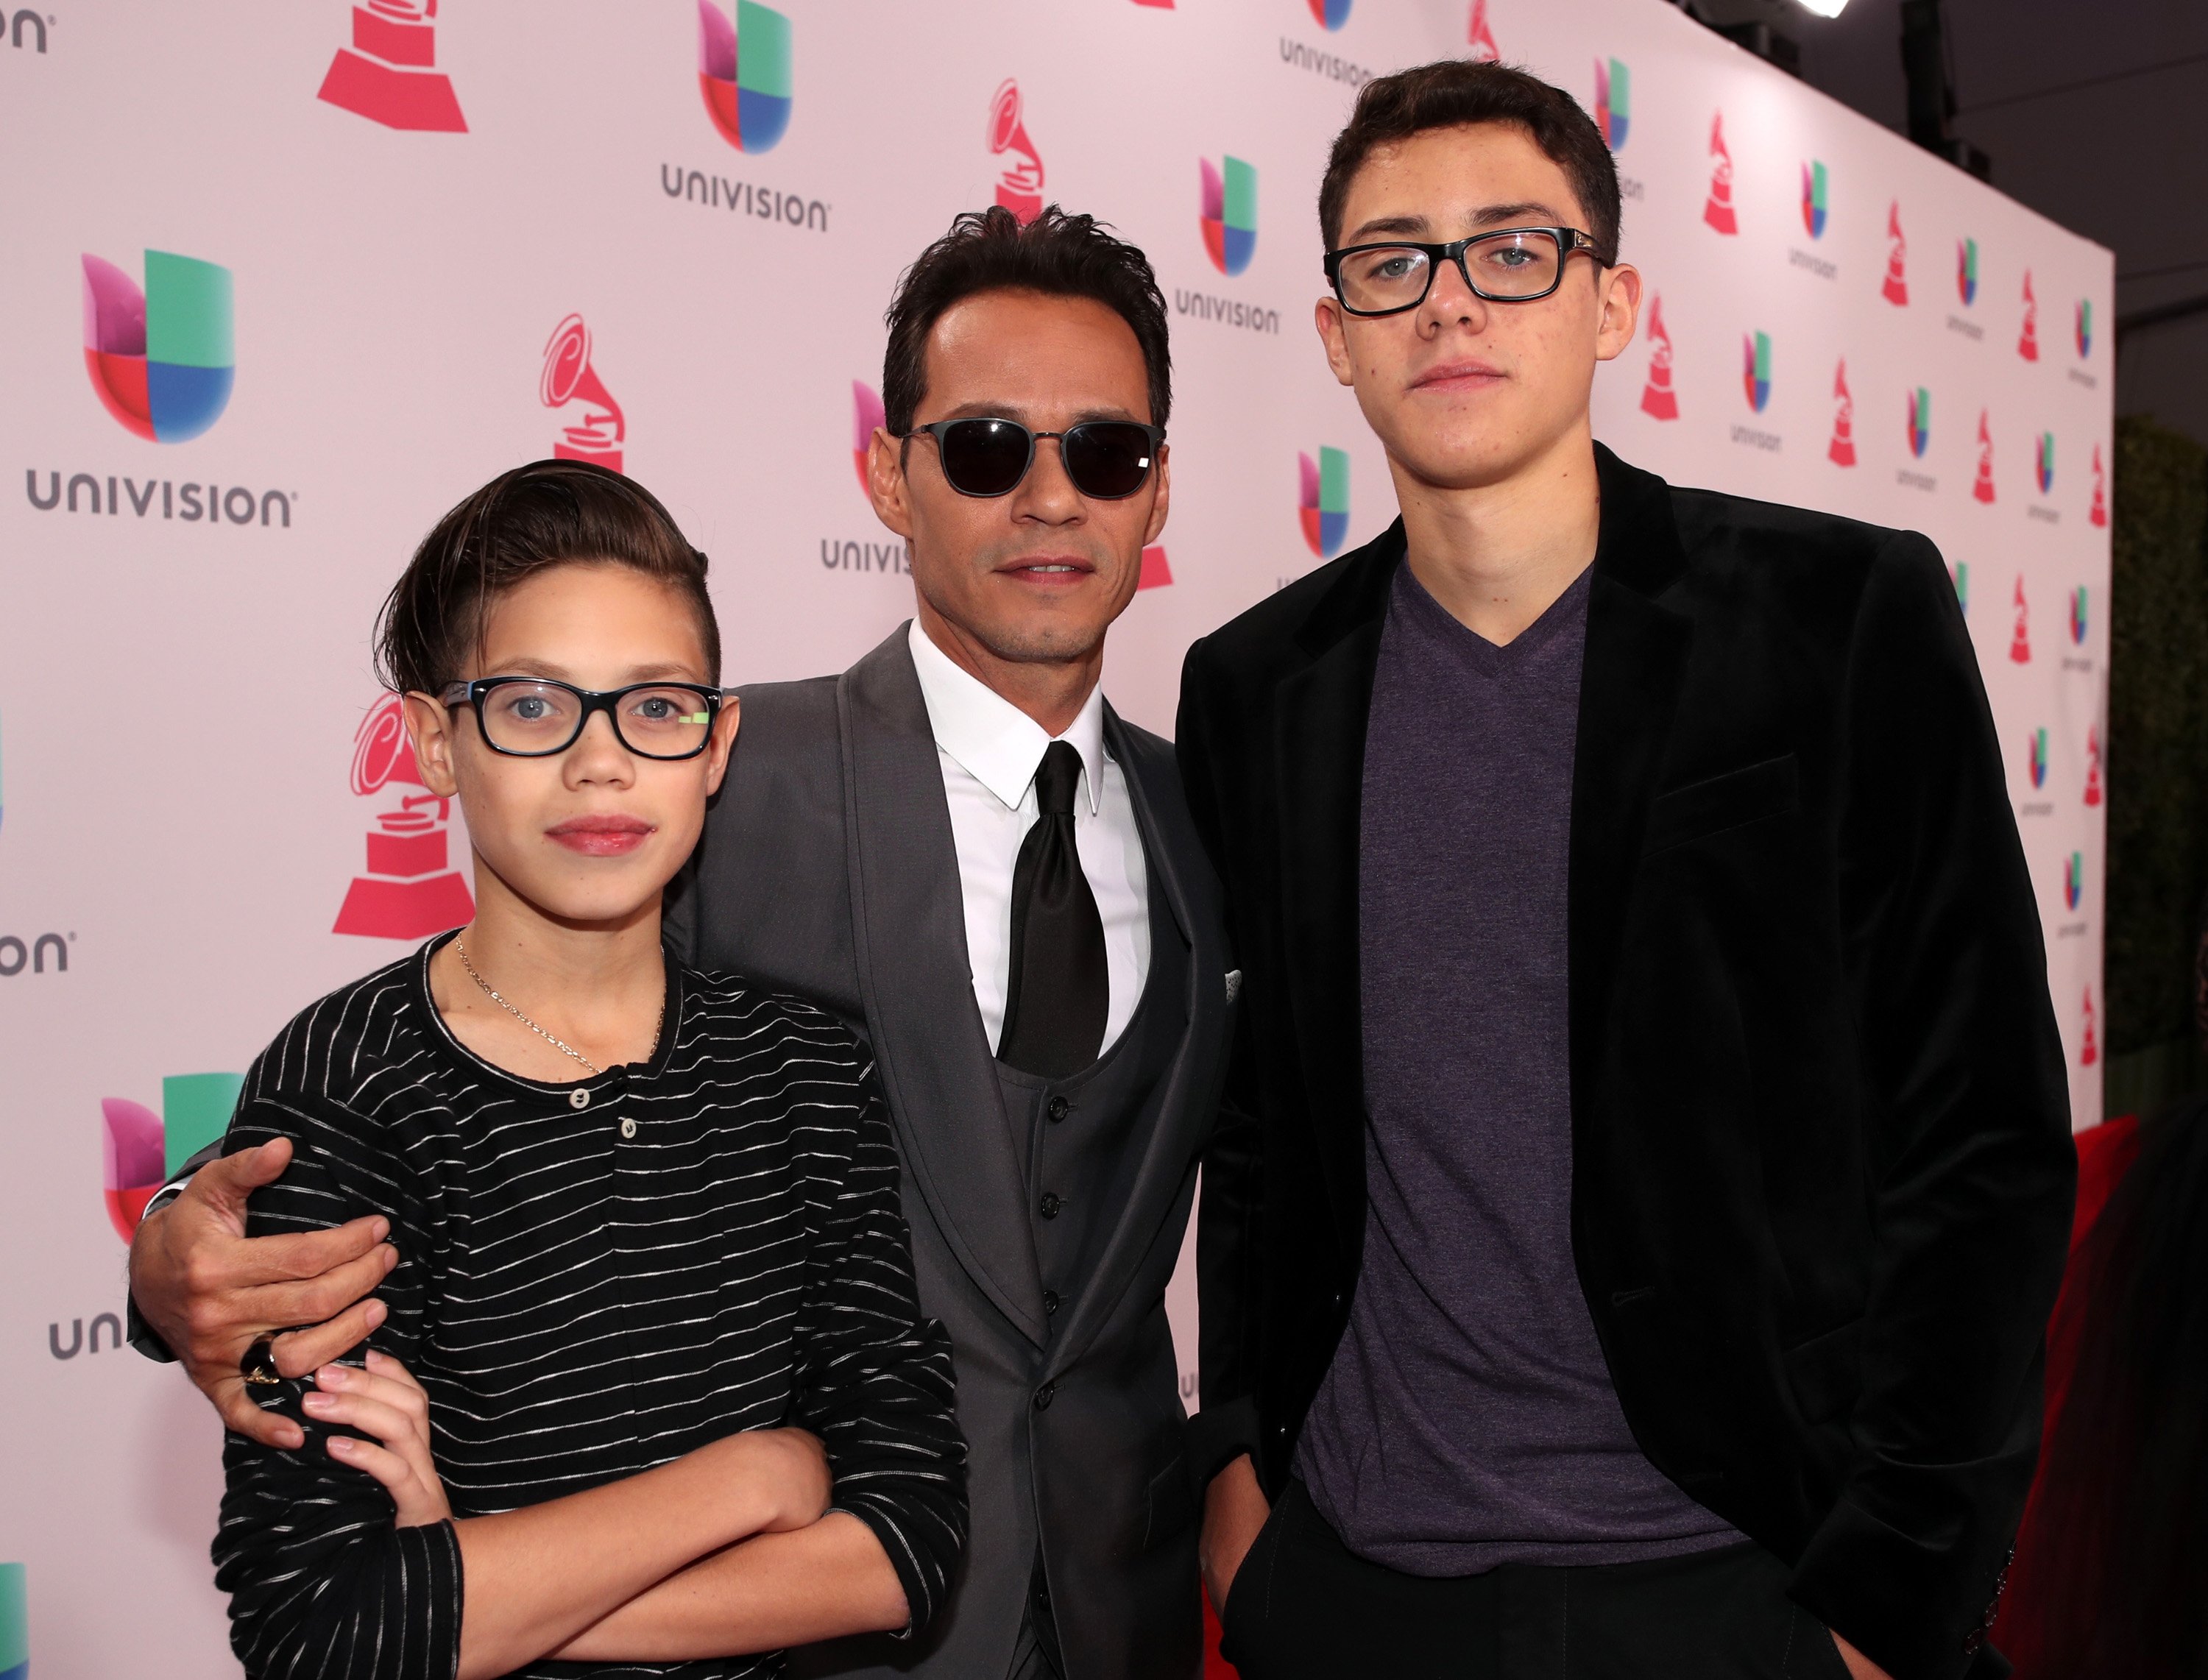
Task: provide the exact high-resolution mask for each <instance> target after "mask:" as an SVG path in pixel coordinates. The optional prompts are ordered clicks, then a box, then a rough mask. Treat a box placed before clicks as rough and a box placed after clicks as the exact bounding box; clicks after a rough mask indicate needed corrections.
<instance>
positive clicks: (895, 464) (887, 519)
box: [867, 426, 912, 538]
mask: <svg viewBox="0 0 2208 1680" xmlns="http://www.w3.org/2000/svg"><path fill="white" fill-rule="evenodd" d="M906 443H907V440H905V439H903V438H895V437H891V435H889V433H888V432H887V431H886V430H885V429H883V428H882V427H879V426H877V427H875V428H874V435H873V436H872V437H870V438H868V439H867V500H868V501H871V502H873V504H874V517H875V518H876V519H879V520H880V521H881V522H882V523H883V524H884V525H887V526H888V527H889V528H890V529H891V531H895V532H897V535H898V536H900V537H907V538H909V537H911V535H912V499H911V497H912V488H911V486H910V485H909V483H906V480H905V474H904V463H905V452H906Z"/></svg>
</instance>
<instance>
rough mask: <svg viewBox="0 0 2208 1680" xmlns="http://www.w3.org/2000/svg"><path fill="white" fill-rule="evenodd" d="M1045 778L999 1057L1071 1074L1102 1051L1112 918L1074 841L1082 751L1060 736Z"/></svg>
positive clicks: (1021, 878)
mask: <svg viewBox="0 0 2208 1680" xmlns="http://www.w3.org/2000/svg"><path fill="white" fill-rule="evenodd" d="M1080 785H1081V754H1080V753H1077V752H1076V751H1075V750H1074V749H1073V747H1071V746H1070V745H1069V744H1068V743H1066V742H1065V741H1053V742H1051V744H1050V745H1049V747H1047V748H1046V749H1045V750H1044V753H1043V755H1042V765H1041V768H1040V769H1039V770H1037V771H1035V808H1036V810H1037V812H1038V813H1040V814H1038V816H1037V817H1036V819H1035V826H1034V827H1033V828H1030V829H1029V831H1027V837H1026V838H1024V839H1023V840H1022V841H1021V842H1020V858H1019V861H1018V862H1017V864H1015V865H1014V866H1013V867H1012V972H1011V983H1010V984H1009V985H1008V986H1007V987H1005V1031H1004V1036H1003V1038H1002V1039H1001V1040H1000V1041H999V1044H998V1047H997V1059H998V1060H999V1061H1000V1062H1002V1063H1004V1064H1005V1065H1006V1066H1007V1067H1015V1068H1017V1069H1018V1070H1019V1071H1021V1072H1023V1073H1032V1074H1035V1076H1037V1077H1040V1078H1044V1079H1061V1078H1064V1077H1065V1076H1066V1075H1067V1074H1069V1073H1078V1072H1079V1071H1081V1070H1082V1069H1083V1068H1084V1067H1087V1066H1088V1065H1089V1063H1091V1062H1093V1061H1095V1059H1096V1052H1097V1050H1098V1048H1099V1047H1101V1045H1102V1044H1103V1042H1104V1013H1105V1010H1106V1009H1107V1006H1108V1005H1109V1004H1110V1002H1111V997H1112V986H1111V981H1110V978H1109V976H1108V975H1107V971H1106V969H1105V966H1104V918H1103V917H1101V915H1097V913H1096V895H1095V893H1093V892H1091V891H1089V877H1088V876H1086V875H1085V874H1083V873H1082V871H1081V855H1080V854H1079V853H1078V852H1077V851H1076V850H1075V849H1074V845H1073V795H1074V790H1075V789H1077V788H1078V787H1079V786H1080Z"/></svg>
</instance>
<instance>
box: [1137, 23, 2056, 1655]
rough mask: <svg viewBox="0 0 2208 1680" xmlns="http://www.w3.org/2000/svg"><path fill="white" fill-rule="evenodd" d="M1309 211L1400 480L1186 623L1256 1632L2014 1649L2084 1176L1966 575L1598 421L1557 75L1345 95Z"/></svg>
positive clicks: (1214, 1486) (1223, 1294)
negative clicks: (1648, 447)
mask: <svg viewBox="0 0 2208 1680" xmlns="http://www.w3.org/2000/svg"><path fill="white" fill-rule="evenodd" d="M1319 220H1320V226H1321V231H1322V234H1323V237H1324V240H1325V243H1326V246H1327V248H1328V249H1327V254H1326V257H1325V270H1326V274H1327V278H1328V280H1329V285H1330V291H1329V293H1328V295H1326V296H1323V297H1321V298H1320V300H1319V302H1318V304H1317V327H1318V332H1319V337H1320V339H1321V342H1322V343H1323V345H1324V347H1325V351H1326V354H1327V358H1328V361H1329V364H1330V365H1331V366H1332V368H1333V369H1334V372H1335V376H1336V377H1337V378H1338V379H1339V380H1340V381H1341V382H1342V383H1343V384H1344V385H1347V386H1349V387H1352V388H1353V390H1354V391H1355V392H1356V393H1357V399H1358V402H1359V405H1360V406H1361V407H1362V409H1363V411H1364V413H1365V418H1366V420H1367V422H1368V423H1370V424H1371V427H1372V429H1373V430H1374V431H1375V432H1376V433H1377V434H1378V435H1379V437H1380V440H1381V442H1382V444H1383V447H1385V449H1386V451H1387V455H1388V462H1389V471H1390V473H1391V475H1392V477H1393V478H1394V481H1395V491H1396V495H1397V499H1398V501H1399V504H1400V506H1401V514H1402V516H1401V519H1399V520H1398V521H1397V522H1396V523H1395V525H1393V526H1391V527H1390V528H1389V531H1386V532H1385V533H1384V534H1383V535H1382V536H1381V537H1379V538H1378V539H1377V541H1375V542H1373V543H1371V544H1369V545H1368V546H1366V547H1365V548H1364V549H1359V551H1357V552H1356V553H1354V554H1351V555H1345V556H1343V557H1342V558H1341V560H1339V561H1335V562H1334V563H1333V564H1332V565H1329V566H1327V567H1323V568H1321V569H1320V570H1319V571H1317V573H1313V574H1312V575H1311V576H1310V577H1307V578H1305V579H1302V580H1300V581H1299V582H1298V583H1296V584H1294V585H1291V586H1290V587H1288V588H1287V589H1286V590H1283V591H1281V593H1279V594H1278V595H1276V596H1275V597H1273V598H1272V599H1270V600H1269V601H1267V602H1265V603H1263V604H1261V605H1259V606H1257V607H1256V608H1253V609H1251V611H1249V612H1247V613H1245V615H1243V616H1241V617H1240V618H1239V619H1237V620H1235V621H1233V623H1231V624H1229V625H1227V627H1225V628H1224V629H1221V630H1220V631H1218V632H1217V633H1215V634H1213V635H1211V636H1209V637H1207V638H1206V639H1203V640H1202V641H1200V642H1198V643H1197V645H1196V646H1195V647H1194V648H1193V649H1192V650H1191V651H1190V654H1189V657H1188V661H1187V666H1186V669H1185V677H1184V683H1183V690H1182V703H1181V712H1180V725H1179V740H1178V742H1177V746H1178V749H1179V756H1180V764H1181V768H1182V771H1183V772H1184V775H1185V777H1186V780H1187V785H1188V789H1189V802H1190V805H1191V808H1192V810H1193V811H1194V812H1195V813H1196V818H1197V824H1198V826H1199V827H1200V828H1202V829H1203V831H1204V834H1205V837H1206V839H1207V841H1208V843H1209V846H1210V849H1211V852H1212V856H1213V858H1214V860H1215V862H1216V864H1217V865H1218V867H1219V870H1220V873H1221V875H1222V877H1224V879H1225V880H1226V884H1227V905H1228V910H1227V915H1228V925H1229V928H1230V931H1231V933H1232V934H1233V939H1234V942H1235V947H1236V952H1237V956H1238V959H1239V962H1240V963H1242V965H1243V967H1244V969H1245V973H1247V975H1249V981H1248V984H1247V987H1246V991H1245V1005H1244V1006H1245V1010H1246V1011H1247V1012H1246V1014H1245V1017H1244V1023H1243V1024H1244V1029H1245V1030H1244V1031H1243V1033H1242V1035H1241V1036H1240V1038H1239V1041H1238V1043H1237V1047H1236V1049H1237V1054H1236V1059H1235V1062H1234V1065H1233V1071H1232V1072H1231V1073H1230V1076H1229V1082H1228V1095H1227V1105H1226V1118H1224V1119H1222V1122H1221V1134H1220V1137H1219V1138H1218V1139H1217V1141H1216V1142H1215V1145H1214V1147H1213V1149H1212V1150H1211V1152H1210V1154H1209V1155H1208V1156H1207V1159H1206V1164H1205V1168H1204V1180H1203V1213H1202V1231H1203V1246H1202V1249H1201V1253H1200V1264H1201V1283H1202V1292H1203V1412H1202V1413H1200V1414H1199V1415H1198V1416H1197V1419H1195V1421H1194V1423H1193V1425H1191V1433H1192V1436H1193V1437H1195V1438H1196V1439H1197V1442H1198V1449H1197V1455H1196V1456H1197V1464H1196V1470H1197V1474H1198V1475H1199V1476H1200V1477H1203V1478H1206V1479H1209V1500H1208V1509H1207V1515H1206V1522H1205V1529H1204V1539H1203V1551H1204V1556H1205V1567H1206V1570H1207V1574H1208V1577H1209V1583H1210V1586H1211V1589H1212V1593H1213V1598H1214V1601H1215V1603H1220V1604H1221V1605H1223V1613H1224V1616H1225V1622H1226V1634H1227V1653H1228V1654H1229V1655H1230V1656H1231V1657H1232V1658H1233V1660H1234V1661H1235V1662H1236V1663H1237V1664H1238V1665H1239V1667H1240V1670H1241V1672H1242V1674H1243V1676H1244V1677H1245V1680H1277V1677H1284V1676H1304V1675H1310V1676H1319V1675H1327V1676H1332V1675H1338V1674H1343V1673H1371V1674H1390V1675H1400V1676H1405V1677H1410V1676H1426V1675H1440V1674H1449V1675H1458V1676H1473V1677H1489V1676H1500V1677H1509V1680H1518V1677H1528V1680H1530V1677H1534V1676H1540V1677H1544V1680H1546V1677H1559V1680H1563V1677H1570V1680H1579V1677H1596V1676H1641V1675H1651V1676H1653V1675H1665V1676H1670V1675H1694V1676H1697V1677H1702V1676H1719V1675H1723V1676H1743V1677H1746V1676H1772V1677H1779V1676H1789V1675H1808V1676H1815V1677H1830V1680H1842V1677H1844V1676H1849V1675H1852V1676H1854V1677H1856V1680H1866V1677H1873V1676H1877V1675H1880V1674H1882V1673H1887V1674H1892V1675H1893V1676H1896V1677H1899V1680H1953V1677H1959V1676H1962V1675H1964V1674H1965V1672H1966V1671H1967V1672H1970V1673H1971V1674H1973V1675H1977V1676H1985V1677H1989V1676H1992V1675H1994V1674H1996V1673H2000V1672H2003V1671H2005V1669H2004V1668H2003V1667H2002V1666H2001V1665H1999V1664H1998V1659H1996V1658H1995V1657H1994V1656H1993V1655H1992V1654H1991V1653H1989V1652H1987V1651H1986V1650H1984V1649H1983V1646H1982V1629H1983V1626H1984V1624H1985V1623H1986V1622H1987V1621H1988V1620H1989V1608H1988V1607H1989V1603H1990V1601H1991V1600H1992V1599H1994V1598H1995V1593H1997V1591H1998V1587H1999V1581H2000V1579H2001V1569H2002V1564H2003V1561H2004V1559H2005V1558H2006V1557H2007V1553H2008V1549H2009V1545H2010V1542H2011V1539H2012V1537H2013V1534H2014V1533H2015V1530H2016V1526H2017V1521H2018V1518H2019V1515H2020V1513H2021V1511H2022V1509H2023V1503H2024V1497H2025V1490H2026V1487H2027V1485H2028V1484H2029V1483H2030V1480H2031V1469H2032V1461H2033V1454H2034V1449H2035V1446H2036V1443H2037V1432H2038V1426H2039V1365H2040V1349H2041V1339H2042V1329H2043V1325H2044V1323H2045V1321H2046V1317H2047V1313H2048V1310H2049V1305H2050V1304H2051V1302H2052V1300H2053V1298H2054V1292H2055V1285H2056V1281H2057V1280H2058V1279H2059V1277H2060V1275H2061V1269H2062V1263H2063V1254H2064V1246H2065V1242H2066V1239H2067V1233H2068V1228H2069V1227H2068V1221H2069V1207H2070V1191H2071V1179H2072V1173H2073V1158H2072V1153H2071V1149H2070V1143H2069V1137H2068V1130H2069V1129H2068V1114H2067V1084H2066V1076H2065V1071H2064V1066H2063V1058H2062V1049H2061V1041H2060V1039H2059V1037H2058V1036H2057V1034H2056V1030H2055V1021H2054V1017H2053V1012H2052V1011H2051V1009H2050V1007H2049V1001H2048V995H2047V987H2046V977H2045V976H2046V969H2045V964H2044V957H2043V951H2042V948H2041V942H2040V930H2039V919H2038V916H2037V912H2036V909H2035V907H2034V903H2033V896H2032V891H2031V881H2030V879H2029V878H2028V876H2027V874H2026V873H2025V864H2024V860H2023V856H2022V854H2021V850H2020V848H2019V844H2018V840H2017V833H2016V826H2015V823H2014V820H2013V817H2012V814H2011V813H2010V808H2009V804H2008V798H2007V790H2006V788H2005V785H2004V783H2003V778H2002V773H2001V757H2000V753H1999V751H1998V748H1997V747H1996V745H1995V739H1994V733H1993V726H1992V721H1991V718H1990V716H1989V711H1988V707H1987V704H1986V699H1985V695H1984V692H1983V687H1982V686H1981V684H1980V681H1979V678H1978V674H1977V667H1976V664H1975V663H1974V661H1973V657H1972V654H1971V644H1970V640H1969V638H1968V636H1967V634H1966V633H1965V629H1964V626H1963V620H1962V615H1961V613H1960V612H1959V609H1958V608H1957V605H1956V602H1955V597H1954V592H1953V590H1952V588H1951V587H1950V586H1949V585H1948V582H1947V573H1946V570H1945V568H1944V567H1943V566H1942V565H1941V561H1940V556H1939V555H1938V554H1937V553H1936V552H1935V549H1933V547H1932V545H1931V544H1930V543H1928V542H1926V541H1925V540H1924V538H1923V537H1918V536H1915V535H1912V534H1910V533H1905V532H1900V531H1882V530H1879V529H1877V528H1875V527H1873V526H1869V525H1858V524H1856V523H1854V522H1852V521H1850V520H1846V519H1836V518H1831V517H1827V516H1825V515H1822V514H1817V513H1806V512H1803V511H1801V510H1798V509H1794V508H1788V507H1772V506H1768V505H1765V504H1761V503H1756V502H1750V501H1743V500H1740V499H1737V498H1735V497H1731V496H1725V495H1713V494H1710V493H1707V492H1704V491H1698V490H1682V489H1673V488H1671V486H1669V485H1667V484H1666V483H1664V482H1663V481H1662V480H1660V479H1659V478H1656V477H1653V476H1652V475H1650V474H1648V473H1646V472H1641V471H1636V470H1635V469H1634V468H1633V467H1630V466H1629V465H1626V464H1625V463H1624V462H1623V461H1621V460H1619V459H1617V457H1616V456H1615V455H1613V454H1611V453H1610V452H1609V451H1608V450H1606V449H1605V448H1603V447H1601V446H1599V444H1597V443H1596V442H1595V441H1593V434H1592V429H1591V424H1590V420H1589V416H1588V399H1589V393H1590V389H1591V387H1592V382H1593V375H1594V370H1595V367H1596V364H1597V363H1599V362H1604V361H1607V360H1610V359H1611V358H1613V357H1616V356H1617V355H1618V354H1619V353H1620V352H1621V351H1623V350H1624V348H1625V346H1626V345H1627V343H1628V342H1629V340H1630V339H1631V338H1632V336H1633V328H1634V322H1635V314H1636V312H1637V310H1638V309H1639V305H1640V302H1641V279H1640V276H1639V275H1638V274H1637V273H1635V271H1634V270H1633V269H1632V268H1631V267H1629V266H1626V265H1625V264H1623V262H1622V261H1620V259H1619V195H1618V187H1617V174H1616V171H1615V167H1614V165H1613V164H1612V161H1611V156H1610V153H1609V151H1608V149H1607V147H1605V145H1604V143H1603V141H1602V138H1601V136H1600V135H1599V133H1598V132H1597V130H1596V129H1595V126H1594V124H1593V122H1592V121H1591V120H1590V119H1589V118H1588V117H1587V114H1586V113H1585V112H1584V111H1581V109H1580V107H1579V106H1578V105H1576V104H1575V102H1574V101H1573V100H1572V99H1570V97H1569V95H1567V94H1565V93H1563V92H1562V91H1561V90H1559V89H1557V88H1554V87H1549V86H1547V85H1546V84H1545V83H1543V82H1540V81H1537V80H1536V79H1534V78H1533V77H1532V76H1530V75H1527V74H1526V73H1524V72H1523V71H1521V70H1517V69H1511V68H1509V67H1507V66H1503V65H1498V64H1481V63H1465V62H1461V61H1451V62H1448V63H1437V64H1431V65H1427V66H1425V67H1423V68H1420V69H1412V70H1407V71H1404V72H1402V73H1401V74H1400V75H1392V76H1387V77H1383V78H1381V79H1379V80H1377V81H1373V82H1371V83H1369V84H1367V85H1366V86H1365V88H1364V89H1363V90H1362V92H1361V93H1360V94H1359V98H1358V101H1357V105H1356V107H1355V110H1354V112H1353V115H1352V117H1351V118H1350V122H1349V124H1348V126H1347V128H1346V129H1344V130H1343V131H1342V133H1341V136H1340V137H1339V138H1338V139H1337V141H1335V146H1334V149H1333V153H1332V156H1331V158H1330V159H1329V165H1328V168H1327V171H1326V175H1325V178H1324V182H1323V185H1322V187H1321V189H1320V196H1319ZM1827 1630H1829V1633H1828V1631H1827Z"/></svg>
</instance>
